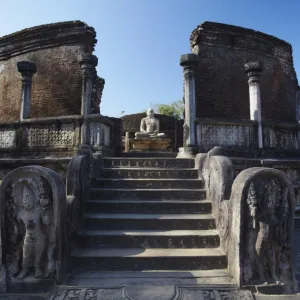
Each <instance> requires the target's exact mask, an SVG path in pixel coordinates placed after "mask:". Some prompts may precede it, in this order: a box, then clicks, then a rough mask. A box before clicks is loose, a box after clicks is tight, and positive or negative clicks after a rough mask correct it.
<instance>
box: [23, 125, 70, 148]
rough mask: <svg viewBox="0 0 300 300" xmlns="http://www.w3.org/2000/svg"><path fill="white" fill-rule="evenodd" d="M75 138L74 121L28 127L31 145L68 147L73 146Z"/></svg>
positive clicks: (29, 144)
mask: <svg viewBox="0 0 300 300" xmlns="http://www.w3.org/2000/svg"><path fill="white" fill-rule="evenodd" d="M73 140H74V125H73V123H67V124H61V125H60V126H57V125H56V124H49V125H48V126H46V125H34V126H31V127H30V128H29V129H28V146H29V147H45V146H51V147H67V146H72V145H73Z"/></svg>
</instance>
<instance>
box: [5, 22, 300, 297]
mask: <svg viewBox="0 0 300 300" xmlns="http://www.w3.org/2000/svg"><path fill="white" fill-rule="evenodd" d="M96 42H97V40H96V32H95V30H94V29H93V28H92V27H89V26H88V25H87V24H85V23H83V22H81V21H73V22H63V23H56V24H49V25H42V26H38V27H33V28H29V29H24V30H22V31H20V32H16V33H13V34H11V35H8V36H5V37H2V38H0V70H1V72H0V86H1V89H0V118H1V120H2V121H1V124H0V180H1V185H0V212H1V213H0V218H1V219H0V226H1V230H0V252H1V256H0V279H1V280H0V298H1V297H2V296H3V297H5V298H3V299H20V298H21V299H24V300H25V299H43V300H46V299H47V300H67V299H73V300H75V299H76V300H77V299H78V300H84V299H85V300H87V299H89V300H91V299H95V300H96V299H98V300H99V299H101V300H102V299H103V300H105V299H124V300H125V299H131V300H144V299H161V300H179V299H185V300H187V299H189V300H190V299H191V300H192V299H203V300H208V299H211V300H225V299H226V300H234V299H235V300H237V299H243V300H246V299H247V300H251V299H267V298H268V297H272V299H275V300H276V299H283V298H282V297H284V299H297V297H298V298H299V297H300V295H299V294H297V293H299V282H298V280H299V278H300V276H299V272H300V256H299V253H300V234H299V232H300V231H299V228H300V222H299V221H300V216H299V214H297V213H298V212H299V207H300V193H299V190H300V179H299V178H300V172H299V171H300V155H299V147H300V139H299V137H300V135H299V132H300V127H299V122H298V121H299V111H300V109H299V101H300V98H299V85H298V81H297V77H296V73H295V70H294V67H293V57H292V47H291V45H290V44H288V43H287V42H285V41H282V40H280V39H278V38H276V37H272V36H269V35H267V34H264V33H260V32H257V31H253V30H251V29H245V28H241V27H236V26H231V25H225V24H219V23H212V22H205V23H203V24H201V25H199V26H198V27H197V28H196V29H195V30H194V31H193V32H192V35H191V38H190V43H191V44H190V46H191V52H192V53H187V54H184V55H182V56H181V57H180V61H179V65H180V66H181V67H182V68H183V78H184V95H183V96H184V105H185V113H184V119H183V120H177V119H175V118H172V117H168V116H163V115H157V114H156V115H154V114H153V111H152V110H148V113H147V116H146V114H142V113H139V114H134V115H128V116H124V117H122V118H121V119H119V118H113V117H106V116H103V115H101V114H100V107H101V101H105V99H103V100H102V91H103V88H104V84H105V80H104V79H103V78H101V77H99V75H98V74H97V72H96V66H97V64H98V58H97V57H96V56H95V55H93V50H94V46H95V44H96ZM99 59H101V58H99ZM180 66H178V67H180ZM70 74H72V76H71V75H70ZM61 79H63V81H64V82H65V84H64V86H61V84H60V83H59V82H60V81H61ZM8 104H9V105H8ZM266 297H267V298H266ZM295 297H296V298H295ZM1 299H2V298H1Z"/></svg>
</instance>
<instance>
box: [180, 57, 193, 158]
mask: <svg viewBox="0 0 300 300" xmlns="http://www.w3.org/2000/svg"><path fill="white" fill-rule="evenodd" d="M197 63H198V55H196V54H185V55H182V56H181V57H180V65H181V66H182V67H183V73H184V125H183V131H184V137H183V139H184V141H183V147H182V148H179V152H178V156H177V157H194V156H195V154H196V152H197V149H198V148H197V147H196V128H195V119H196V94H195V77H194V68H195V67H196V65H197Z"/></svg>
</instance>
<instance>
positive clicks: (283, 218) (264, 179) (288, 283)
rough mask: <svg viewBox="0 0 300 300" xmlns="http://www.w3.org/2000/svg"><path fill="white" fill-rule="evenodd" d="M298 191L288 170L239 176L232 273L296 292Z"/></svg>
mask: <svg viewBox="0 0 300 300" xmlns="http://www.w3.org/2000/svg"><path fill="white" fill-rule="evenodd" d="M294 198H295V197H294V191H293V186H292V184H291V182H290V181H289V179H288V178H287V177H286V176H285V174H284V173H283V172H281V171H279V170H276V169H271V168H257V167H256V168H249V169H246V170H244V171H243V172H241V173H240V174H239V175H238V176H237V178H236V179H235V181H234V183H233V186H232V192H231V197H230V203H231V216H230V220H231V224H230V231H229V238H228V240H229V241H228V253H229V254H228V266H229V272H230V274H231V275H232V276H233V277H234V278H235V279H236V280H238V281H240V282H241V285H261V284H265V285H268V284H270V283H272V284H279V285H282V286H283V290H284V291H285V292H286V293H291V292H295V291H296V290H297V289H298V287H297V284H296V281H295V280H294V276H295V272H294V262H293V260H294V254H293V240H294V236H293V234H294V224H293V219H294V205H295V203H294Z"/></svg>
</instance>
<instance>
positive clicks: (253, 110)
mask: <svg viewBox="0 0 300 300" xmlns="http://www.w3.org/2000/svg"><path fill="white" fill-rule="evenodd" d="M262 71H263V66H262V64H261V63H260V62H258V61H253V62H248V63H246V64H245V72H246V74H247V75H248V78H249V79H248V83H249V96H250V120H254V121H257V127H258V132H257V140H258V148H260V149H262V148H263V136H262V125H261V102H260V88H259V81H260V79H259V77H260V73H261V72H262Z"/></svg>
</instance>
